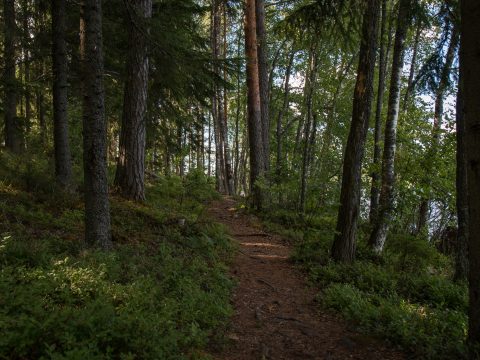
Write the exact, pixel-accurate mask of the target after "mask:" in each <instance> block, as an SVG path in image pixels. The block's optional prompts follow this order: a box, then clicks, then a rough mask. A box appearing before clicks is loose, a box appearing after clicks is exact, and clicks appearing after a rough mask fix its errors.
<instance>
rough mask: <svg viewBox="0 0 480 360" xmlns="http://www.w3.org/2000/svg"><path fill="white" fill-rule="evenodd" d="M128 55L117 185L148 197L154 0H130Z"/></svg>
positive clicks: (132, 194) (129, 193) (133, 194)
mask: <svg viewBox="0 0 480 360" xmlns="http://www.w3.org/2000/svg"><path fill="white" fill-rule="evenodd" d="M125 4H126V5H127V11H128V14H129V19H128V49H129V51H128V54H127V68H126V80H125V90H124V98H123V113H122V128H121V131H120V146H119V150H120V152H119V156H118V162H117V171H116V174H115V185H116V186H118V187H119V189H120V193H121V194H122V196H124V197H125V198H127V199H132V200H136V201H143V200H145V141H146V140H145V139H146V137H145V131H146V130H145V128H146V119H145V116H146V112H147V96H148V52H147V51H148V46H147V45H148V44H147V40H148V39H147V36H146V34H148V32H149V30H148V21H149V19H150V17H151V16H152V0H135V1H134V0H127V1H126V2H125Z"/></svg>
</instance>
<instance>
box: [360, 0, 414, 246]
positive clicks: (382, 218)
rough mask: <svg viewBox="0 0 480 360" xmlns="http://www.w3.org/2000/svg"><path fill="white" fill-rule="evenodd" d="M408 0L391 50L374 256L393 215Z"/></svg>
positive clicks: (403, 1) (402, 2) (403, 2)
mask: <svg viewBox="0 0 480 360" xmlns="http://www.w3.org/2000/svg"><path fill="white" fill-rule="evenodd" d="M410 6H411V0H400V5H399V12H398V18H397V19H398V20H397V29H396V32H395V46H394V50H393V63H392V75H391V80H390V93H389V99H388V113H387V121H386V124H385V138H384V148H383V161H382V188H381V190H380V200H379V209H378V210H379V211H378V214H377V219H376V222H375V224H374V227H373V231H372V234H371V236H370V240H369V244H370V246H371V247H372V248H373V249H374V251H376V252H377V253H380V252H382V250H383V246H384V245H385V240H386V238H387V232H388V226H389V222H390V217H391V214H392V212H393V186H394V182H395V151H396V145H397V123H398V112H399V106H400V88H401V75H402V69H403V59H404V54H405V37H406V34H407V31H408V25H409V23H410V21H409V20H410V16H409V13H410Z"/></svg>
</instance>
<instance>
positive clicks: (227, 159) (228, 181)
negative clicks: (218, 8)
mask: <svg viewBox="0 0 480 360" xmlns="http://www.w3.org/2000/svg"><path fill="white" fill-rule="evenodd" d="M227 47H228V44H227V13H226V6H225V4H223V57H224V58H225V59H226V58H227V50H228V48H227ZM223 77H224V79H225V80H226V79H227V70H226V65H224V67H223ZM227 95H228V94H227V89H226V88H225V87H224V88H223V117H222V119H221V120H222V140H223V156H224V163H225V175H224V178H225V187H226V189H227V193H228V195H233V194H234V192H235V189H234V183H233V167H232V157H231V154H230V148H229V146H228V143H229V142H228V121H227V117H228V96H227Z"/></svg>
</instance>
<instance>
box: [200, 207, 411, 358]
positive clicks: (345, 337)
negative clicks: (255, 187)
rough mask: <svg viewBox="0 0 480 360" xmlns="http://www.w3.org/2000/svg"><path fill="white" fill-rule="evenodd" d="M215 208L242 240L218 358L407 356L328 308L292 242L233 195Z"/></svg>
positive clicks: (233, 269)
mask: <svg viewBox="0 0 480 360" xmlns="http://www.w3.org/2000/svg"><path fill="white" fill-rule="evenodd" d="M209 213H210V215H211V217H213V219H214V220H216V221H218V222H220V223H222V224H224V225H225V226H226V227H227V229H228V231H229V232H230V234H231V236H232V238H233V239H234V241H235V242H236V243H237V246H238V254H237V256H236V258H235V260H234V262H233V264H232V266H231V275H232V277H233V278H234V279H235V281H236V282H237V287H236V289H235V291H234V295H233V299H232V303H233V307H234V315H233V318H232V324H231V327H230V329H229V333H228V335H227V337H228V339H229V345H228V346H226V347H225V348H224V349H222V350H220V351H219V352H217V353H216V354H214V358H215V359H219V360H220V359H222V360H230V359H236V360H247V359H248V360H253V359H262V360H263V359H273V360H279V359H289V360H295V359H325V360H334V359H369V360H373V359H379V360H380V359H382V360H387V359H392V360H397V359H405V356H404V355H402V354H401V353H400V352H398V351H395V350H392V349H390V348H389V347H388V346H386V345H384V344H382V343H381V342H380V341H378V340H376V339H374V338H371V337H368V336H365V335H361V334H359V333H357V332H355V331H354V330H353V329H350V328H349V325H348V324H347V323H346V322H345V321H343V320H342V319H340V318H338V317H336V316H334V315H332V314H330V313H327V312H322V311H321V308H320V306H319V304H318V297H317V295H318V289H314V288H312V287H309V286H308V284H307V282H306V280H305V277H304V274H302V272H301V271H300V270H298V269H297V268H296V267H295V265H294V264H292V263H291V262H290V260H289V256H290V253H291V251H292V247H291V245H290V244H288V242H287V241H286V240H284V239H282V238H281V237H279V236H277V235H273V234H267V233H265V232H264V231H263V230H262V227H261V224H260V222H259V220H258V219H256V218H255V217H254V216H251V215H246V214H243V213H242V212H241V211H238V210H237V204H236V202H235V201H234V200H232V199H230V198H223V199H222V200H220V201H215V202H213V203H212V204H211V206H210V209H209Z"/></svg>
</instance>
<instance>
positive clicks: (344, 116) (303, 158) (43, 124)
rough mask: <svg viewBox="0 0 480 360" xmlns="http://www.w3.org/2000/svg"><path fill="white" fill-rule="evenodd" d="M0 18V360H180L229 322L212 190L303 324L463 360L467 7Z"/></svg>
mask: <svg viewBox="0 0 480 360" xmlns="http://www.w3.org/2000/svg"><path fill="white" fill-rule="evenodd" d="M2 10H3V12H2V14H1V15H2V18H1V19H2V29H3V32H2V34H1V35H0V46H1V48H2V54H1V58H0V60H1V64H0V66H1V72H2V74H3V77H2V81H1V85H2V89H3V97H2V99H1V101H0V111H1V112H2V116H1V121H2V126H3V128H4V131H3V133H2V135H1V136H2V141H3V143H4V145H5V146H4V147H3V148H2V150H1V153H0V156H1V160H0V173H1V179H0V180H1V181H0V189H1V201H0V207H1V211H2V215H1V227H0V228H1V238H0V259H1V260H0V261H1V264H0V267H1V276H0V293H1V294H2V295H0V328H1V329H2V333H5V334H8V335H6V336H4V337H3V336H2V338H1V339H0V353H1V354H0V357H1V358H12V359H20V358H30V357H31V358H42V357H43V358H55V359H63V358H69V359H70V358H79V359H80V358H89V359H93V358H102V359H103V358H125V359H126V358H135V357H129V356H130V355H131V354H137V355H138V354H142V355H138V357H139V358H176V357H175V356H177V355H178V354H184V355H185V354H188V355H185V356H200V355H199V354H197V353H195V352H192V350H191V349H201V348H203V347H204V346H205V345H206V344H207V343H208V341H211V337H212V333H215V329H218V327H222V326H224V325H225V323H226V322H227V321H228V316H229V314H230V308H229V305H228V296H229V295H228V294H229V291H230V288H231V282H230V280H229V279H228V277H227V275H226V272H225V262H227V261H228V259H229V258H230V256H231V252H232V249H231V248H230V245H229V244H228V240H227V238H226V236H225V233H224V229H222V228H221V227H218V226H217V225H215V224H214V223H211V222H210V221H209V220H208V219H206V218H205V215H204V211H203V210H202V209H203V205H202V204H203V203H204V202H205V201H207V200H209V199H212V198H215V197H216V196H217V195H216V192H218V193H220V194H224V195H231V196H234V197H237V198H238V199H239V201H240V202H241V203H242V204H243V205H242V207H246V208H247V210H246V211H249V212H252V213H255V214H256V215H257V216H259V217H260V218H261V219H262V221H263V224H264V226H265V227H266V228H267V229H269V230H270V231H273V232H277V233H280V234H281V235H282V236H285V237H286V238H288V239H290V240H291V241H292V242H293V244H294V246H295V253H294V255H293V259H294V260H295V261H296V262H298V263H299V264H300V265H301V266H302V267H303V268H304V269H305V270H306V271H307V272H308V274H309V276H310V278H311V279H312V281H313V282H314V283H315V284H317V285H320V286H321V288H322V294H323V295H322V299H323V300H322V301H321V303H322V306H324V307H327V308H331V309H334V310H336V311H338V312H340V313H342V314H343V315H344V316H345V317H346V318H347V319H348V320H350V321H352V322H354V323H355V324H357V326H358V327H359V328H360V329H362V330H363V331H366V332H368V333H373V334H377V335H380V336H381V337H384V338H386V339H387V340H388V341H390V342H392V343H394V344H397V345H399V346H400V347H402V348H403V349H404V350H405V351H407V352H409V353H412V354H414V355H415V356H417V357H419V358H431V359H440V358H445V359H452V358H462V357H467V356H468V355H469V354H470V356H471V358H477V356H478V352H477V351H478V343H479V342H480V335H479V334H480V311H479V310H478V309H477V307H478V306H477V305H479V302H480V297H479V296H478V292H479V291H480V282H479V275H478V270H480V269H479V268H478V260H479V259H480V251H479V250H478V249H477V247H478V246H473V245H472V244H476V243H477V242H476V236H477V233H476V232H472V231H471V232H470V234H469V229H470V230H474V229H475V226H476V225H475V224H476V221H475V219H476V216H477V210H476V207H478V205H479V204H480V203H478V201H477V200H478V197H477V193H476V191H475V189H476V188H478V182H476V180H477V178H476V177H475V176H477V175H476V174H477V172H478V170H476V166H475V159H476V154H477V153H478V150H479V149H478V148H477V147H476V142H478V140H475V139H476V138H475V135H476V132H478V127H475V121H476V120H475V119H477V118H478V112H477V113H475V111H476V110H478V105H477V104H478V100H477V102H475V96H474V93H473V91H474V90H472V89H475V87H474V85H472V83H473V82H474V80H475V79H477V78H478V74H477V73H479V71H478V69H479V65H478V55H476V56H477V57H476V58H475V55H472V54H473V53H474V52H475V50H473V49H475V46H476V50H478V45H479V44H478V39H476V38H475V34H476V35H478V34H479V30H478V26H477V27H476V28H475V27H474V25H472V24H471V23H470V22H468V21H467V20H465V18H467V17H468V19H473V18H474V15H475V14H476V15H480V14H479V6H478V5H477V4H476V2H475V1H474V0H470V1H469V0H466V1H464V2H463V3H462V4H459V2H458V1H456V0H448V1H440V0H398V1H393V0H370V1H363V0H331V1H324V0H283V1H267V2H264V1H263V0H256V1H255V0H247V1H233V0H232V1H226V0H225V1H224V0H208V1H207V0H205V1H203V0H124V1H119V0H104V1H100V0H81V1H62V0H52V1H45V0H3V7H2ZM464 14H467V15H464ZM461 15H462V16H461ZM461 19H462V21H461ZM464 39H466V40H464ZM460 40H461V41H460ZM460 43H462V45H461V46H462V51H464V52H465V54H466V55H465V56H464V58H465V65H463V62H462V61H463V60H461V58H460V55H459V54H460V53H461V51H460V50H461V49H460V47H461V46H460ZM463 47H465V49H467V50H463ZM472 59H473V60H472ZM475 66H476V69H477V71H476V72H475ZM463 83H465V86H463ZM477 98H478V94H477ZM472 109H474V110H472ZM475 109H476V110H475ZM472 114H473V115H472ZM469 116H470V117H469ZM475 129H476V130H475ZM475 141H476V142H475ZM467 177H468V179H469V181H467ZM214 189H215V190H216V192H215V191H214ZM477 203H478V204H477ZM472 214H473V215H472ZM469 215H470V216H471V219H470V220H471V221H470V222H469ZM179 219H180V220H182V221H180V222H179V221H178V220H179ZM185 219H186V221H187V223H188V224H189V225H188V226H187V227H184V226H183V225H179V224H183V221H185ZM204 223H205V224H208V225H207V226H205V225H204ZM472 234H473V235H472ZM469 243H470V252H469V251H467V249H468V244H469ZM152 249H155V250H152ZM469 257H470V260H471V261H470V264H469V261H468V258H469ZM469 266H470V269H471V270H472V269H473V270H474V272H473V273H472V272H471V273H470V282H468V281H467V280H468V270H469ZM200 273H202V274H203V275H204V276H203V278H202V276H200ZM139 279H140V280H139ZM155 279H161V281H159V282H157V281H156V280H155ZM66 283H68V284H70V285H71V286H70V285H69V286H62V284H66ZM74 284H77V285H75V286H74ZM469 284H470V313H469V300H468V299H469V296H468V294H469V292H468V285H469ZM149 289H150V290H152V291H149ZM185 293H187V295H185ZM147 294H148V295H147ZM179 297H180V298H182V300H181V301H178V303H175V301H176V300H175V299H177V300H178V299H179ZM40 299H41V300H40ZM159 299H161V300H159ZM197 302H204V303H205V302H208V303H209V305H208V306H207V307H206V308H204V309H202V310H200V308H199V307H198V306H199V305H195V304H196V303H197ZM121 308H123V309H127V310H126V311H125V312H122V311H121V310H119V309H121ZM192 308H193V309H195V310H192ZM119 311H120V315H119V313H118V312H119ZM129 312H130V314H133V315H132V318H130V317H129ZM108 314H110V315H111V314H117V317H116V318H115V319H116V320H115V321H113V320H111V319H112V318H113V317H111V316H110V315H108ZM152 314H155V315H152ZM122 316H123V318H122ZM107 318H110V320H109V319H107ZM134 318H135V319H136V320H135V319H134ZM67 319H73V320H72V321H70V320H69V324H67ZM155 319H156V320H155ZM469 319H470V323H469ZM108 321H113V325H112V324H110V325H111V326H110V325H106V322H108ZM62 322H65V324H63V325H62V327H65V329H63V331H62V330H60V329H56V326H57V325H58V324H59V323H62ZM158 324H164V327H163V328H162V329H161V330H158V329H157V327H158V326H159V325H158ZM165 324H168V325H165ZM86 329H89V330H86ZM467 329H469V331H468V330H467ZM95 332H96V333H97V334H98V337H97V340H95V341H93V342H92V343H91V344H90V345H89V344H88V342H90V341H92V340H91V339H90V335H89V334H91V333H95ZM154 332H157V334H156V335H155V336H151V334H152V333H154ZM468 333H469V334H470V336H469V337H468ZM42 334H43V335H42ZM142 334H149V335H148V336H147V335H145V336H146V337H148V338H150V340H148V341H147V340H146V338H145V337H144V338H142V339H139V337H142ZM467 337H468V338H469V339H470V344H471V346H470V349H471V351H470V352H469V351H468V350H467V346H466V345H465V343H466V340H467ZM27 354H29V355H27ZM129 354H130V355H129ZM192 354H193V355H192ZM195 354H196V355H195ZM178 356H179V357H180V355H178ZM182 356H183V355H182Z"/></svg>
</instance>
